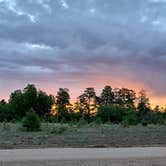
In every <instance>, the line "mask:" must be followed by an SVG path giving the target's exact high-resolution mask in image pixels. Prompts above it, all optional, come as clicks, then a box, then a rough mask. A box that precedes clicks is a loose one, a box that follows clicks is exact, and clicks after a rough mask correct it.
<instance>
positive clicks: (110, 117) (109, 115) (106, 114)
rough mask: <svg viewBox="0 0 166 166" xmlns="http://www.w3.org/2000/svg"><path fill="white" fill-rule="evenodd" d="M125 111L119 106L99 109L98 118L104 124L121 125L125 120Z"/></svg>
mask: <svg viewBox="0 0 166 166" xmlns="http://www.w3.org/2000/svg"><path fill="white" fill-rule="evenodd" d="M124 114H125V113H124V109H123V107H121V106H118V105H110V106H101V107H99V108H98V112H97V117H98V118H101V120H102V122H104V123H105V122H109V121H111V122H112V123H120V122H121V121H122V120H123V116H124Z"/></svg>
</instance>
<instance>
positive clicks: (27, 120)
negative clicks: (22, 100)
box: [22, 112, 41, 131]
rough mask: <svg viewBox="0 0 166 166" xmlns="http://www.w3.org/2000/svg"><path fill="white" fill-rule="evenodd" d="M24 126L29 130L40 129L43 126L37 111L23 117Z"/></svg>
mask: <svg viewBox="0 0 166 166" xmlns="http://www.w3.org/2000/svg"><path fill="white" fill-rule="evenodd" d="M22 126H23V128H25V129H26V130H27V131H39V130H40V127H41V122H40V118H39V116H38V115H37V114H36V113H35V112H28V113H27V114H26V116H25V117H24V119H23V122H22Z"/></svg>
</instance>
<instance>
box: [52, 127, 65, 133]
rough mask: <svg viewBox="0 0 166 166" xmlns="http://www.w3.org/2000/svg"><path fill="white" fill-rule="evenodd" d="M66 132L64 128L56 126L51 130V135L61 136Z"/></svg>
mask: <svg viewBox="0 0 166 166" xmlns="http://www.w3.org/2000/svg"><path fill="white" fill-rule="evenodd" d="M66 130H67V127H65V126H56V127H54V128H53V129H52V131H51V133H52V134H63V133H64V132H65V131H66Z"/></svg>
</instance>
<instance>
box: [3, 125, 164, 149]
mask: <svg viewBox="0 0 166 166" xmlns="http://www.w3.org/2000/svg"><path fill="white" fill-rule="evenodd" d="M131 146H166V126H158V125H148V126H146V127H145V126H142V125H137V126H130V127H128V128H124V127H122V126H121V125H111V124H103V125H95V124H87V125H84V126H77V125H72V126H71V125H68V124H46V123H43V124H42V130H41V131H39V132H26V131H24V130H22V129H21V124H19V123H14V124H12V123H9V124H5V125H4V124H3V123H1V124H0V149H7V148H34V147H35V148H38V147H131Z"/></svg>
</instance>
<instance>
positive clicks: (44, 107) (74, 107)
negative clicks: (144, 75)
mask: <svg viewBox="0 0 166 166" xmlns="http://www.w3.org/2000/svg"><path fill="white" fill-rule="evenodd" d="M29 113H32V114H33V115H36V116H37V117H38V118H39V119H40V121H43V122H54V123H91V122H95V123H111V124H122V125H124V126H129V125H137V124H139V123H140V124H142V125H148V124H161V125H163V124H166V111H165V109H164V108H160V107H159V106H156V107H154V108H152V107H151V105H150V102H149V98H148V97H147V95H146V91H145V90H141V91H140V92H139V93H138V95H137V94H136V93H135V91H134V90H131V89H127V88H122V89H120V88H114V89H113V88H112V87H111V86H109V85H107V86H105V87H104V88H103V90H102V92H101V94H100V95H99V96H97V95H96V92H95V89H94V88H92V87H89V88H86V89H85V91H84V92H83V94H81V95H80V96H78V97H77V100H76V101H75V103H70V94H69V89H67V88H59V90H58V92H57V94H55V96H54V95H48V94H47V93H46V92H44V91H42V90H38V89H37V88H36V86H35V85H33V84H28V85H27V86H26V87H25V88H24V89H23V90H15V91H14V92H12V93H11V95H10V98H9V100H8V102H6V101H5V100H1V101H0V122H19V121H22V120H23V119H24V118H25V117H26V116H27V114H29Z"/></svg>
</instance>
